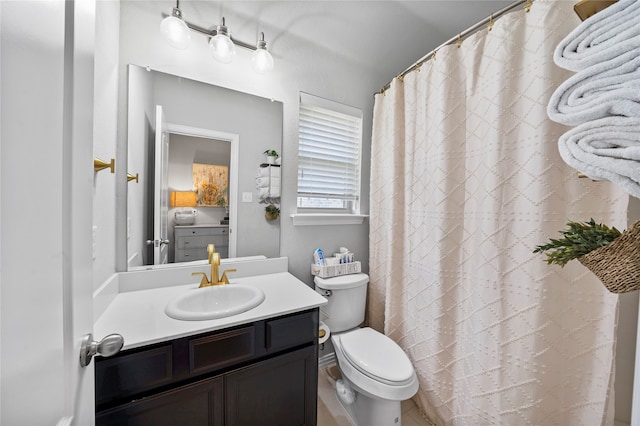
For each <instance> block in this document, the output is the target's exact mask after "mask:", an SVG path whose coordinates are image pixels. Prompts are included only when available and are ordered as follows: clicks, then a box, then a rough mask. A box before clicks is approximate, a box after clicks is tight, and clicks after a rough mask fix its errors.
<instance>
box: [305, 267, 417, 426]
mask: <svg viewBox="0 0 640 426" xmlns="http://www.w3.org/2000/svg"><path fill="white" fill-rule="evenodd" d="M314 281H315V284H316V291H317V292H318V293H320V294H322V295H324V296H325V297H327V300H328V301H329V303H328V304H327V305H325V307H324V308H323V313H324V315H325V316H326V318H325V319H323V321H324V322H325V323H326V324H327V325H328V326H329V328H330V329H331V332H332V334H331V342H332V343H333V347H334V350H335V355H336V360H337V362H338V368H339V369H340V373H341V375H342V379H341V380H338V381H337V382H336V395H337V397H338V400H339V401H340V403H341V404H342V405H343V407H344V408H345V409H346V411H347V412H348V413H349V415H350V416H351V419H352V420H353V421H354V423H356V425H358V426H378V425H379V426H387V425H388V426H392V425H393V426H396V425H400V424H401V421H402V420H401V404H400V402H401V401H403V400H405V399H409V398H411V397H412V396H413V395H415V393H416V392H417V391H418V378H417V376H416V373H415V370H414V368H413V365H411V361H410V360H409V358H408V357H407V355H406V354H405V353H404V351H403V350H402V349H401V348H400V346H398V345H397V344H396V343H395V342H394V341H393V340H391V339H390V338H389V337H387V336H385V335H384V334H382V333H379V332H377V331H376V330H374V329H372V328H369V327H363V328H359V327H358V326H359V325H361V323H362V321H363V320H364V305H365V300H366V285H367V283H368V282H369V277H368V276H367V275H366V274H352V275H345V276H340V277H336V278H318V277H316V278H315V280H314Z"/></svg>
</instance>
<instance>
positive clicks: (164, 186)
mask: <svg viewBox="0 0 640 426" xmlns="http://www.w3.org/2000/svg"><path fill="white" fill-rule="evenodd" d="M155 145H156V146H155V164H154V174H155V176H154V186H153V188H154V189H153V193H154V194H153V263H154V265H161V264H165V263H169V243H170V241H169V235H168V221H169V217H168V214H169V205H168V204H169V188H168V183H167V182H168V176H169V132H168V131H167V122H166V120H165V117H164V111H163V110H162V105H156V141H155Z"/></svg>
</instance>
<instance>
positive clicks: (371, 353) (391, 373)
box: [340, 327, 414, 385]
mask: <svg viewBox="0 0 640 426" xmlns="http://www.w3.org/2000/svg"><path fill="white" fill-rule="evenodd" d="M340 343H341V345H342V350H343V352H344V354H345V356H346V357H347V359H348V360H349V362H350V363H351V365H353V366H354V367H355V368H356V369H358V371H360V372H361V373H363V374H366V375H367V376H369V377H371V378H373V379H376V380H379V381H381V382H384V383H388V384H396V385H397V384H401V383H403V382H406V381H408V380H411V378H412V377H413V374H414V371H413V366H412V365H411V361H409V358H408V357H407V354H405V353H404V351H403V350H402V349H401V348H400V346H398V345H397V344H396V342H394V341H393V340H391V339H390V338H389V337H387V336H385V335H384V334H381V333H378V332H377V331H375V330H373V329H372V328H369V327H365V328H359V329H357V330H354V331H350V332H347V333H344V334H343V335H341V336H340Z"/></svg>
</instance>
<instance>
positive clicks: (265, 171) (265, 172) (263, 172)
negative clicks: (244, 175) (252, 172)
mask: <svg viewBox="0 0 640 426" xmlns="http://www.w3.org/2000/svg"><path fill="white" fill-rule="evenodd" d="M256 177H257V178H259V177H269V167H259V168H258V171H257V172H256Z"/></svg>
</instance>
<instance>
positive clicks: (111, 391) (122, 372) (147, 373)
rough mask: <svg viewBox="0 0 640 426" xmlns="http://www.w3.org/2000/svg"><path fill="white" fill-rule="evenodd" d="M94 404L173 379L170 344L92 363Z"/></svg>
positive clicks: (141, 390) (122, 396)
mask: <svg viewBox="0 0 640 426" xmlns="http://www.w3.org/2000/svg"><path fill="white" fill-rule="evenodd" d="M95 372H96V405H98V406H99V405H100V404H101V403H103V402H108V401H111V400H114V399H118V398H125V397H127V396H129V395H135V394H138V393H141V392H144V391H147V390H149V389H154V388H156V387H159V386H162V385H165V384H167V383H170V382H171V381H172V380H173V350H172V346H171V345H166V346H161V347H158V348H154V349H149V350H145V351H142V352H136V353H132V354H126V355H122V356H117V357H114V358H104V359H100V362H96V370H95Z"/></svg>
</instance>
